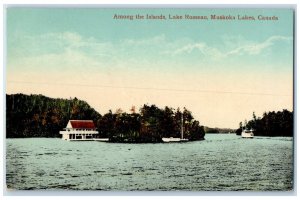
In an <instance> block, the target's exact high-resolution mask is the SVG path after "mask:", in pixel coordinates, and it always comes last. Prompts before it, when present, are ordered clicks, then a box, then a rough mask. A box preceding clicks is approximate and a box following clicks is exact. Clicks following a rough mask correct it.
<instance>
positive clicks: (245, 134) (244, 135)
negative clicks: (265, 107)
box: [241, 129, 254, 138]
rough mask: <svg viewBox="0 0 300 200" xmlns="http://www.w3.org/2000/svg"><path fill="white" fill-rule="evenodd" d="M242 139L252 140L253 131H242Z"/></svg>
mask: <svg viewBox="0 0 300 200" xmlns="http://www.w3.org/2000/svg"><path fill="white" fill-rule="evenodd" d="M241 135H242V138H253V137H254V133H253V129H250V130H247V129H245V130H243V131H242V134H241Z"/></svg>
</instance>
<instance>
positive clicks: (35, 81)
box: [6, 8, 293, 128]
mask: <svg viewBox="0 0 300 200" xmlns="http://www.w3.org/2000/svg"><path fill="white" fill-rule="evenodd" d="M114 14H118V15H136V14H141V15H146V14H153V15H160V14H163V15H166V17H168V15H169V14H171V15H176V14H177V15H185V14H189V15H207V16H208V17H209V18H210V15H213V14H215V15H231V16H235V17H237V16H238V15H240V16H244V15H247V16H254V17H256V18H257V16H258V15H263V16H271V17H272V16H277V17H278V20H277V21H260V20H257V19H256V20H255V21H245V20H168V19H167V20H115V19H113V16H114ZM6 19H7V35H6V37H7V67H6V68H7V81H8V83H7V93H16V92H23V93H41V94H45V95H48V96H52V97H64V98H65V97H70V96H72V97H74V96H77V97H79V98H82V99H83V100H86V101H87V102H89V103H90V104H91V105H92V106H93V107H95V108H96V109H97V110H98V111H100V112H101V113H102V114H103V113H104V112H106V111H107V110H108V109H111V108H112V109H116V108H117V107H121V108H123V109H124V110H126V109H127V108H129V107H130V106H131V105H133V104H134V105H136V106H140V105H142V104H143V103H155V104H158V105H159V106H165V105H170V106H173V107H178V106H180V107H182V106H186V107H188V108H189V109H190V110H192V112H193V113H194V114H195V116H196V118H198V119H199V120H200V121H203V123H204V125H208V126H219V127H220V126H221V127H233V128H234V127H235V126H237V125H238V122H239V121H238V120H240V121H243V120H244V119H245V118H248V116H251V114H252V112H253V111H255V112H257V113H258V115H260V114H262V112H263V111H269V110H280V109H283V108H288V109H292V88H293V87H292V73H293V11H292V10H290V9H99V8H89V9H88V8H85V9H83V8H81V9H80V8H77V9H75V8H8V9H7V18H6ZM29 80H30V81H31V82H30V83H25V82H26V81H27V82H28V81H29ZM13 81H14V82H13ZM39 83H43V84H48V86H47V87H44V86H43V84H39ZM51 83H53V84H52V85H51ZM63 83H65V85H64V87H58V85H63ZM75 83H76V84H78V85H81V87H84V86H83V85H86V87H87V88H88V89H85V90H84V91H85V92H86V93H85V94H83V93H84V92H83V91H78V90H76V91H75V90H74V88H73V87H75V86H71V85H72V84H75ZM92 85H94V86H97V87H95V88H92V89H91V86H92ZM103 86H109V87H108V88H104V87H103ZM120 87H123V88H120ZM124 87H125V88H124ZM133 87H135V88H136V87H139V88H138V89H132V88H133ZM130 88H131V89H130ZM143 88H150V91H149V90H147V89H145V90H143ZM151 88H156V89H170V91H169V93H168V92H165V93H163V92H162V91H158V90H151ZM89 90H91V92H90V93H89V92H88V91H89ZM175 90H187V92H181V93H180V92H178V91H175ZM172 91H173V92H172ZM188 91H190V92H188ZM224 91H225V92H228V93H226V94H224V93H222V92H224ZM95 92H96V94H97V95H95ZM143 92H145V93H143ZM91 93H93V95H92V94H91ZM242 93H247V94H248V95H242ZM104 94H105V95H104ZM116 94H118V95H119V97H120V98H121V99H122V100H121V101H120V100H119V101H112V100H111V99H115V98H116ZM145 94H146V96H145ZM249 94H254V95H249ZM259 94H271V96H268V95H263V96H261V95H259ZM147 95H149V96H147ZM172 95H173V96H174V97H175V98H176V97H178V96H181V97H178V98H177V99H174V97H173V96H172ZM224 95H227V96H226V97H224ZM272 95H273V96H272ZM274 95H275V96H274ZM104 96H105V97H104ZM272 97H273V98H272ZM201 99H202V100H201ZM237 101H238V102H237ZM239 101H240V102H239ZM212 102H213V103H212ZM241 110H242V111H241ZM223 114H224V115H226V116H230V117H226V119H224V117H223Z"/></svg>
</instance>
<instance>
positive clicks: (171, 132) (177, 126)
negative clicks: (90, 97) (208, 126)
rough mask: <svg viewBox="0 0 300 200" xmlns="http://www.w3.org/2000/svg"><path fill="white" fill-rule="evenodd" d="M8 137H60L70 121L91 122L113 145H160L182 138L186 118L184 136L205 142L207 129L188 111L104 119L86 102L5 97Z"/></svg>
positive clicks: (150, 109) (147, 109)
mask: <svg viewBox="0 0 300 200" xmlns="http://www.w3.org/2000/svg"><path fill="white" fill-rule="evenodd" d="M6 105H7V109H6V130H7V131H6V137H8V138H16V137H60V134H59V131H60V130H62V129H63V128H65V127H66V125H67V122H68V120H69V119H92V120H93V121H94V123H95V125H96V127H97V129H98V131H99V135H100V137H108V138H110V140H111V141H113V142H160V141H161V138H162V137H180V135H181V124H182V123H181V119H182V118H183V122H184V123H183V130H184V137H185V138H188V139H189V140H202V139H204V135H205V133H204V129H203V126H200V123H199V121H197V120H194V118H193V116H192V114H191V112H190V111H189V110H187V109H186V108H184V109H183V111H182V112H181V111H180V110H179V109H177V110H175V109H173V108H170V107H167V106H166V107H165V108H164V109H161V108H158V107H157V106H155V105H150V106H149V105H143V107H141V108H140V109H139V112H136V110H135V108H134V107H132V109H131V112H130V113H126V112H123V111H122V110H121V109H118V110H117V111H116V112H114V113H113V112H112V111H111V110H110V111H109V112H108V113H106V114H104V115H103V116H102V115H100V114H99V113H98V112H96V111H95V110H94V109H93V108H91V107H90V106H89V105H88V104H87V103H86V102H85V101H81V100H78V99H77V98H74V99H52V98H48V97H45V96H43V95H30V96H28V95H24V94H15V95H6Z"/></svg>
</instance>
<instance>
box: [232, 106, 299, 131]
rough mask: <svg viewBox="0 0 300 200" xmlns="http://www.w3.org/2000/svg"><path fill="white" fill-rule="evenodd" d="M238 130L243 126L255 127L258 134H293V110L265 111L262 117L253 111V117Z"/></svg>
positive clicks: (240, 129)
mask: <svg viewBox="0 0 300 200" xmlns="http://www.w3.org/2000/svg"><path fill="white" fill-rule="evenodd" d="M241 124H242V123H240V128H239V129H238V130H237V134H238V133H240V132H241V131H242V128H247V129H253V130H254V135H256V136H269V137H272V136H288V137H292V136H293V112H290V111H288V110H283V111H278V112H274V111H273V112H268V113H264V114H263V117H262V118H257V117H256V116H255V114H254V113H253V119H252V120H250V121H248V122H247V123H246V125H244V126H243V127H242V125H241Z"/></svg>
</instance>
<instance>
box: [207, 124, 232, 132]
mask: <svg viewBox="0 0 300 200" xmlns="http://www.w3.org/2000/svg"><path fill="white" fill-rule="evenodd" d="M204 131H205V133H235V131H236V129H230V128H217V127H216V128H210V127H207V126H204Z"/></svg>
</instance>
